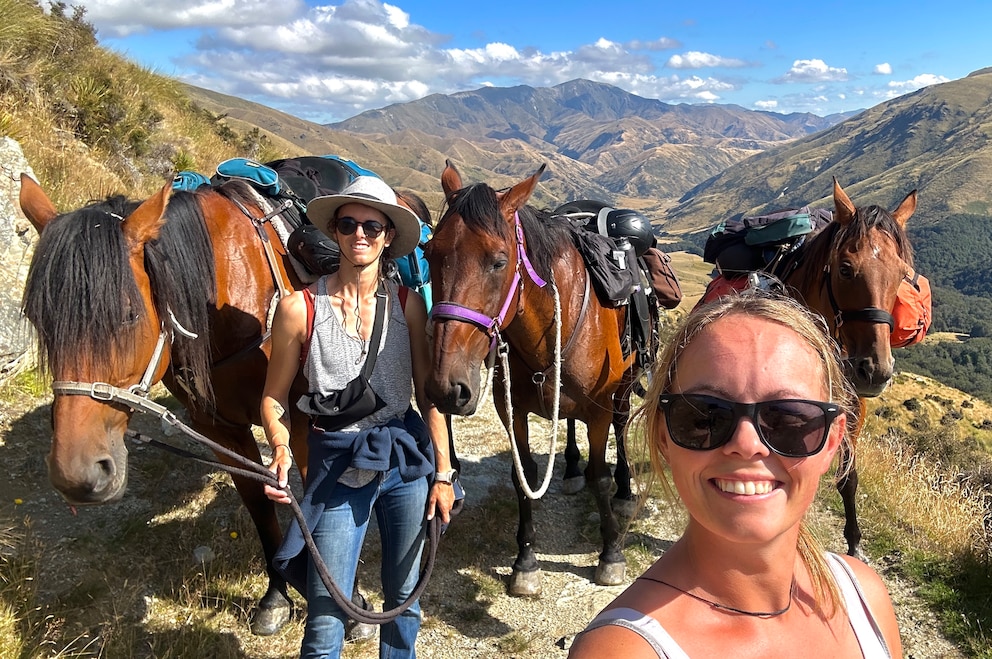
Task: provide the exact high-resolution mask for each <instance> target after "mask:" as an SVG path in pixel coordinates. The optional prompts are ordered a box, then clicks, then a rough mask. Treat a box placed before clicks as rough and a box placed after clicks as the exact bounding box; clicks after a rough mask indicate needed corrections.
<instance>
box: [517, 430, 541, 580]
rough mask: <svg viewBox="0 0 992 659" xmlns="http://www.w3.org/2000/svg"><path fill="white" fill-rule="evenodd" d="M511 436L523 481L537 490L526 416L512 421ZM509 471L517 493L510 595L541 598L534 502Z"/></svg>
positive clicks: (535, 465)
mask: <svg viewBox="0 0 992 659" xmlns="http://www.w3.org/2000/svg"><path fill="white" fill-rule="evenodd" d="M513 434H514V436H515V437H516V444H517V450H518V452H519V454H520V464H521V465H522V466H523V470H524V477H525V478H526V479H527V483H528V484H529V485H530V487H531V489H535V488H537V487H539V486H540V483H539V482H538V476H537V462H535V461H534V457H533V456H532V455H531V454H530V441H529V439H528V437H527V415H526V414H521V415H518V416H515V417H514V419H513ZM510 470H511V471H512V473H513V488H514V489H515V490H516V492H517V510H518V514H519V522H518V526H517V560H515V561H514V562H513V574H512V575H511V576H510V587H509V593H510V595H512V596H513V597H540V596H541V566H540V565H539V564H538V562H537V554H536V553H535V552H534V543H535V541H536V539H537V533H536V532H535V530H534V502H533V501H531V500H530V498H529V497H528V496H527V495H526V494H524V490H523V488H522V487H521V486H520V479H519V477H518V476H517V470H516V468H515V467H513V466H511V467H510Z"/></svg>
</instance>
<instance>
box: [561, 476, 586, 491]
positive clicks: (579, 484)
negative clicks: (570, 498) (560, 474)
mask: <svg viewBox="0 0 992 659" xmlns="http://www.w3.org/2000/svg"><path fill="white" fill-rule="evenodd" d="M585 486H586V477H585V476H572V477H571V478H566V479H565V480H563V481H562V482H561V491H562V492H563V493H564V494H578V493H579V492H581V491H582V490H583V488H585Z"/></svg>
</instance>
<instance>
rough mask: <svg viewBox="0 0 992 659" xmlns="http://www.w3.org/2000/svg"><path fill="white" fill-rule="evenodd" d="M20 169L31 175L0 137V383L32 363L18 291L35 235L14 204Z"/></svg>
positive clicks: (12, 145)
mask: <svg viewBox="0 0 992 659" xmlns="http://www.w3.org/2000/svg"><path fill="white" fill-rule="evenodd" d="M21 172H27V173H28V174H30V175H31V176H34V172H33V171H32V170H31V166H30V165H28V162H27V160H26V159H25V157H24V153H23V152H22V151H21V147H20V145H19V144H18V143H17V142H15V141H14V140H13V139H11V138H9V137H0V383H3V382H6V381H7V380H8V379H9V378H11V377H13V376H14V375H15V374H17V373H19V372H21V371H22V370H24V369H25V368H29V367H31V366H33V365H34V364H35V363H36V351H35V341H34V330H33V328H32V327H31V324H30V323H28V322H27V320H26V319H25V318H24V317H23V316H22V315H21V294H22V293H23V292H24V281H25V278H26V277H27V272H28V265H29V264H30V263H31V254H32V253H33V251H34V245H35V243H36V242H37V240H38V234H37V232H36V231H35V230H34V227H32V226H31V224H30V223H29V222H28V221H27V219H26V218H25V217H24V214H23V213H22V212H21V207H20V204H19V203H18V195H19V194H20V191H21Z"/></svg>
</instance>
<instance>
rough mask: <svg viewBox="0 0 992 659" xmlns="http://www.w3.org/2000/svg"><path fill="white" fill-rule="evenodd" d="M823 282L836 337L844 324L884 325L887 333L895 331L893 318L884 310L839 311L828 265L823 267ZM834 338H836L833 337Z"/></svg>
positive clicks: (873, 308) (874, 308)
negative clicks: (831, 312) (887, 327)
mask: <svg viewBox="0 0 992 659" xmlns="http://www.w3.org/2000/svg"><path fill="white" fill-rule="evenodd" d="M823 281H824V286H826V289H827V299H828V300H829V302H830V308H831V310H832V311H833V319H834V329H833V332H834V334H835V335H836V334H837V333H838V332H839V331H840V328H841V325H843V324H844V323H846V322H863V323H873V324H876V325H880V324H883V323H884V324H886V325H888V326H889V333H891V332H892V330H893V329H895V324H896V321H895V318H893V317H892V314H891V313H889V312H888V311H886V310H885V309H879V308H878V307H864V308H862V309H841V308H840V305H839V304H838V303H837V298H836V297H835V296H834V287H833V284H832V283H831V276H830V264H829V263H828V264H827V265H825V266H823ZM835 338H836V337H835Z"/></svg>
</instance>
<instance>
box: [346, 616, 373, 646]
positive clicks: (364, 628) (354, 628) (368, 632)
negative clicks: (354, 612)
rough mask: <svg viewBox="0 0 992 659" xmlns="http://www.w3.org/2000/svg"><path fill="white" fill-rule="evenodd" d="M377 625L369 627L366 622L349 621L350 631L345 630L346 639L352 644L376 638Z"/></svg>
mask: <svg viewBox="0 0 992 659" xmlns="http://www.w3.org/2000/svg"><path fill="white" fill-rule="evenodd" d="M376 627H377V625H369V624H366V623H364V622H355V621H354V620H349V621H348V629H347V630H345V638H346V639H347V640H348V642H350V643H357V642H358V641H365V640H368V639H370V638H372V637H373V636H375V633H376Z"/></svg>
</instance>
